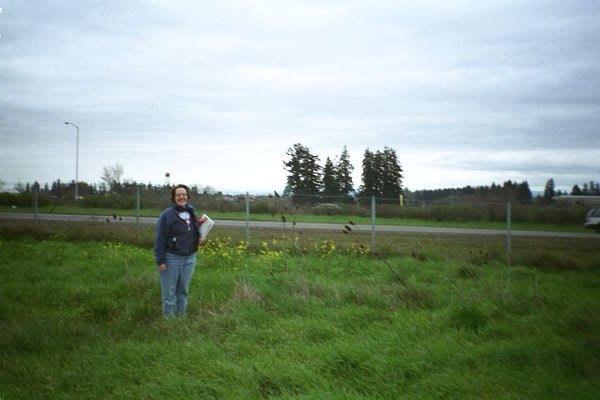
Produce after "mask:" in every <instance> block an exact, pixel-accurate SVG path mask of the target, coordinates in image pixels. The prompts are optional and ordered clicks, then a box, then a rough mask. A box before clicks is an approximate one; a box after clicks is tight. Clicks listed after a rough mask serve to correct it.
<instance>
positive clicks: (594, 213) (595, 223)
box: [583, 208, 600, 233]
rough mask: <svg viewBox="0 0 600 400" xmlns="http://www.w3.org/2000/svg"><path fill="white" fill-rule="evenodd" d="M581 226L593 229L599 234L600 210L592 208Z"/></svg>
mask: <svg viewBox="0 0 600 400" xmlns="http://www.w3.org/2000/svg"><path fill="white" fill-rule="evenodd" d="M583 226H585V227H586V228H592V229H595V230H596V232H598V233H600V208H592V209H590V210H589V211H588V212H587V214H586V215H585V222H584V223H583Z"/></svg>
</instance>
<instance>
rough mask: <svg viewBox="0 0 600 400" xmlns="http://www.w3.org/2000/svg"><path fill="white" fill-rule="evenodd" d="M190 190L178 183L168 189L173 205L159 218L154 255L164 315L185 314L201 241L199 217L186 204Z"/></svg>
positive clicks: (180, 315)
mask: <svg viewBox="0 0 600 400" xmlns="http://www.w3.org/2000/svg"><path fill="white" fill-rule="evenodd" d="M189 195H190V189H189V188H188V187H187V186H186V185H177V186H175V187H174V188H173V189H171V201H172V202H173V205H172V206H171V207H169V208H167V209H165V210H164V211H163V212H162V213H161V214H160V217H159V218H158V223H157V225H156V239H155V241H154V255H155V258H156V264H157V265H158V272H159V274H160V287H161V294H162V310H163V314H164V316H165V317H171V316H174V315H176V316H178V317H183V316H185V311H186V307H187V294H188V288H189V285H190V281H191V280H192V275H193V273H194V267H195V266H196V251H198V245H199V244H200V243H201V240H200V236H199V233H198V226H199V223H198V217H197V216H196V212H195V211H194V208H193V207H192V206H191V205H190V204H189V203H188V198H189Z"/></svg>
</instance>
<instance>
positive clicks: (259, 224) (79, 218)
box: [0, 212, 600, 240]
mask: <svg viewBox="0 0 600 400" xmlns="http://www.w3.org/2000/svg"><path fill="white" fill-rule="evenodd" d="M35 218H36V216H35V215H34V214H33V213H11V212H1V213H0V221H2V220H11V219H12V220H15V219H16V220H29V221H33V220H35ZM37 219H38V220H39V221H61V222H94V223H130V224H135V223H137V218H136V217H119V218H117V219H114V218H113V217H112V216H104V215H67V214H38V215H37ZM156 219H157V218H150V217H140V219H139V222H140V224H155V223H156ZM248 224H249V229H260V228H262V229H292V228H293V229H297V230H309V229H316V230H323V231H332V232H340V231H341V230H343V229H344V226H343V224H330V223H307V222H297V223H296V224H295V225H293V224H292V223H291V222H287V223H286V224H283V223H282V222H269V221H250V222H249V223H248ZM215 225H216V226H219V225H220V226H227V227H238V228H243V227H245V226H246V222H245V221H228V220H215ZM355 228H356V230H357V231H359V232H365V233H367V232H371V226H370V225H359V226H356V227H355ZM375 230H376V232H390V233H394V232H395V233H421V234H439V235H506V230H504V229H466V228H434V227H419V226H404V225H377V226H376V227H375ZM511 235H512V236H530V237H553V238H581V239H599V240H600V234H598V233H578V232H552V231H522V230H512V231H511Z"/></svg>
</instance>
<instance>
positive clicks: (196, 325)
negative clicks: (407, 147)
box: [0, 223, 600, 400]
mask: <svg viewBox="0 0 600 400" xmlns="http://www.w3.org/2000/svg"><path fill="white" fill-rule="evenodd" d="M0 228H1V229H0V238H1V239H0V255H1V257H2V260H3V262H2V263H1V264H0V299H1V300H2V301H1V302H0V328H1V329H0V399H3V400H4V399H38V398H40V399H41V398H52V399H67V398H68V399H71V398H77V399H96V398H102V399H106V398H111V399H132V398H135V399H138V398H140V399H142V398H143V399H163V398H196V399H263V398H281V399H367V398H369V399H371V398H372V399H439V398H445V399H485V398H488V399H566V398H568V399H595V398H597V393H599V392H600V316H599V315H598V313H597V310H598V309H599V305H600V298H599V296H598V294H599V289H600V276H599V271H600V265H599V262H598V254H599V252H598V250H597V243H598V241H597V240H587V241H585V240H583V241H582V240H577V241H576V240H567V239H561V240H559V239H555V240H552V239H544V240H542V239H536V240H534V239H529V240H528V241H527V242H522V243H519V242H517V243H515V247H516V248H515V257H514V260H513V263H512V265H511V266H507V265H506V264H505V263H504V261H503V257H502V255H501V244H498V243H497V242H495V241H494V240H493V239H490V238H481V237H479V238H475V237H462V236H461V237H460V238H457V237H452V238H447V237H427V236H410V237H408V236H403V235H395V236H390V237H389V238H388V239H387V240H386V241H385V244H386V247H387V248H385V249H381V252H380V253H378V254H373V253H372V252H369V251H368V250H367V249H366V246H365V245H364V243H365V242H364V241H365V240H368V239H366V238H365V237H363V236H361V235H358V234H353V235H342V234H340V235H339V236H334V237H332V236H331V234H329V236H327V235H325V234H323V236H319V235H313V236H311V237H310V240H309V239H308V238H307V237H305V236H302V235H301V234H300V236H294V237H291V236H286V235H283V236H281V233H278V235H280V236H274V234H273V232H266V231H265V232H262V231H261V232H258V233H257V234H256V235H255V237H254V239H255V241H254V244H253V245H248V244H246V243H243V242H240V241H239V238H240V236H241V234H240V233H239V232H237V231H227V230H224V229H222V228H219V229H220V230H218V231H215V232H214V236H213V238H212V240H211V241H210V242H209V243H208V244H207V245H206V246H205V247H204V248H203V249H202V251H201V253H200V255H199V263H198V266H197V269H196V273H195V276H194V279H193V281H192V287H191V297H190V303H189V308H188V311H189V315H188V317H187V318H186V319H184V320H179V319H172V320H165V319H163V318H162V316H161V315H160V291H159V284H158V277H157V272H156V269H155V267H154V263H153V259H152V251H151V249H150V246H151V235H152V231H151V229H147V230H145V231H144V232H142V235H141V237H135V235H134V232H132V230H131V227H126V226H122V227H119V228H117V227H115V226H112V227H111V228H110V229H109V228H107V227H106V226H100V225H98V226H94V227H90V226H89V225H88V226H85V225H77V224H71V225H68V226H66V225H65V226H59V225H49V224H48V225H44V224H38V225H35V226H34V225H30V226H27V224H23V223H21V224H20V225H19V226H14V225H13V226H10V225H7V224H4V223H3V225H2V226H1V227H0ZM296 233H297V234H299V233H298V232H296ZM274 237H275V238H274ZM126 243H131V244H126ZM134 244H136V245H134ZM499 251H500V254H498V252H499Z"/></svg>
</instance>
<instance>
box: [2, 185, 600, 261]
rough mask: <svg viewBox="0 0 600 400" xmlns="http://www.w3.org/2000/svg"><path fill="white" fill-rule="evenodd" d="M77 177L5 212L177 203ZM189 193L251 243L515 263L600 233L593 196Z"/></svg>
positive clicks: (21, 198) (100, 216)
mask: <svg viewBox="0 0 600 400" xmlns="http://www.w3.org/2000/svg"><path fill="white" fill-rule="evenodd" d="M5 186H6V185H5ZM73 186H74V183H73V182H71V184H68V185H65V186H64V187H61V188H56V187H51V188H49V187H48V186H47V185H45V186H44V187H41V186H40V185H37V184H33V185H25V186H23V185H21V186H19V190H18V191H12V192H7V191H3V192H1V193H0V207H3V210H2V211H3V212H2V215H1V216H2V217H3V218H8V214H11V213H15V212H19V211H20V212H22V213H23V212H25V213H26V214H27V215H30V216H31V217H30V218H31V219H33V220H34V221H38V220H40V219H52V218H57V216H59V215H64V214H78V215H79V216H78V218H79V219H80V220H82V219H83V220H87V221H94V222H102V221H106V222H111V221H119V222H124V223H130V224H135V225H136V229H137V232H139V231H140V229H142V227H143V226H146V227H147V226H148V225H150V224H154V223H155V221H156V218H157V217H158V215H159V213H160V212H161V211H162V210H163V209H164V208H166V207H168V206H169V205H170V204H171V201H170V187H169V186H150V185H123V186H121V187H119V188H118V189H119V190H114V191H108V190H102V191H98V190H96V191H93V190H90V188H89V187H87V186H83V187H79V188H78V189H79V190H78V193H79V194H80V196H79V197H78V198H75V196H74V193H75V190H74V187H73ZM58 189H60V190H58ZM598 200H600V197H599V198H598ZM190 203H191V204H192V205H193V206H194V207H195V208H196V209H197V210H199V211H201V212H202V213H206V214H208V215H209V216H211V217H212V218H213V219H214V220H215V221H216V223H217V225H216V226H217V227H222V228H224V229H225V228H226V229H227V230H237V231H239V232H240V236H241V237H242V238H243V240H245V241H246V242H248V243H251V242H253V241H255V240H265V232H269V233H268V234H271V235H273V236H277V237H280V236H281V235H286V236H287V237H294V236H295V237H297V236H303V237H313V236H315V237H316V236H317V235H316V233H317V232H318V233H319V235H318V237H319V238H325V239H322V240H328V239H327V238H330V240H331V241H335V240H341V239H342V238H344V237H346V238H348V237H350V238H351V241H354V242H356V243H360V245H361V246H364V247H365V248H367V249H369V250H370V251H386V252H391V253H402V254H406V255H410V256H412V257H415V258H420V257H424V256H423V255H422V254H421V253H420V251H419V249H420V248H421V247H423V246H424V243H426V244H427V245H428V246H429V247H431V246H432V245H433V246H437V247H439V248H440V249H442V250H441V251H442V252H443V251H444V250H443V249H444V248H445V247H448V248H450V247H451V245H450V244H449V242H450V241H451V242H452V246H454V247H456V244H457V243H458V244H459V245H462V246H464V247H465V248H468V250H467V251H470V252H472V254H473V258H474V259H482V260H485V259H486V258H496V259H497V258H504V259H505V260H506V261H507V262H509V263H510V261H511V257H512V254H513V252H514V251H515V249H518V251H526V252H528V253H530V254H533V253H535V252H536V246H537V245H536V243H538V244H539V243H541V241H547V240H549V239H550V238H553V239H554V240H557V239H561V238H562V239H564V240H565V243H567V241H568V240H577V239H586V240H587V239H592V240H593V239H595V238H600V235H597V234H594V233H591V232H589V231H585V230H584V229H583V227H582V224H583V220H584V217H585V213H586V211H587V210H588V209H589V208H590V207H592V206H593V204H588V203H576V202H575V203H574V202H553V203H550V204H548V203H542V202H540V201H535V200H534V201H531V202H527V203H521V202H515V201H511V200H503V199H496V201H485V202H484V201H465V200H464V199H458V198H453V197H449V198H447V199H444V200H441V201H436V202H433V201H421V200H420V201H415V200H413V199H411V198H404V197H403V196H399V197H398V198H395V199H391V198H376V197H361V196H358V197H351V196H343V197H342V196H337V197H336V196H320V195H319V196H314V195H291V196H284V195H280V194H278V193H277V192H273V193H272V194H259V195H256V194H249V193H243V194H237V195H225V194H221V193H217V194H214V193H205V192H202V193H200V192H199V191H198V190H197V188H194V187H192V193H191V196H190ZM599 203H600V202H599ZM82 214H84V215H83V216H82ZM258 233H260V234H258ZM259 238H260V239H259Z"/></svg>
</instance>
